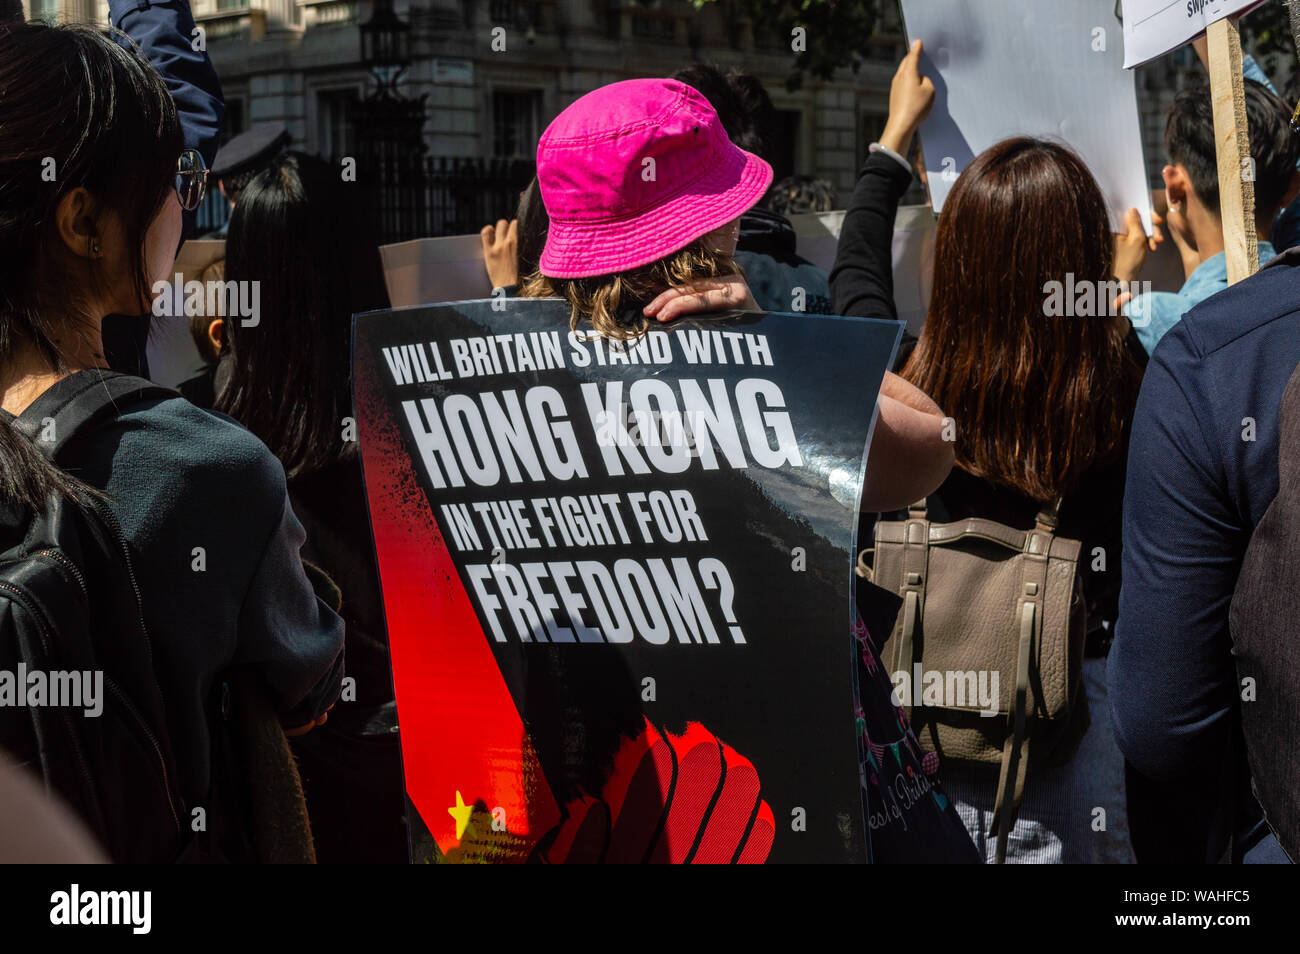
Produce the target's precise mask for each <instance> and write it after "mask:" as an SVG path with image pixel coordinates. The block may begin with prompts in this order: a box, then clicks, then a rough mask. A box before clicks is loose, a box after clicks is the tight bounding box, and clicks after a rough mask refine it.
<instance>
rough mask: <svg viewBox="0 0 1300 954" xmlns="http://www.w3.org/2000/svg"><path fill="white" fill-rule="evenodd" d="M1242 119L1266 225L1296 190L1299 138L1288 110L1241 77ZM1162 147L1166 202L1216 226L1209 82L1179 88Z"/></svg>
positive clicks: (1259, 217) (1258, 211) (1299, 186)
mask: <svg viewBox="0 0 1300 954" xmlns="http://www.w3.org/2000/svg"><path fill="white" fill-rule="evenodd" d="M1246 119H1247V123H1248V125H1249V129H1250V156H1251V159H1252V160H1254V170H1253V172H1254V182H1255V217H1256V221H1257V222H1258V223H1259V225H1261V226H1262V227H1263V230H1264V231H1267V230H1268V228H1269V225H1270V223H1271V222H1272V221H1273V218H1274V216H1276V215H1277V213H1278V211H1279V210H1280V209H1281V208H1282V207H1283V206H1284V205H1286V204H1287V203H1289V202H1290V201H1291V199H1293V198H1295V195H1296V193H1297V190H1300V175H1297V173H1296V159H1297V157H1298V156H1300V139H1298V138H1297V137H1296V136H1295V134H1294V133H1292V132H1291V124H1290V121H1291V110H1289V109H1287V107H1286V104H1285V103H1284V102H1282V100H1281V99H1279V98H1278V97H1277V96H1275V95H1274V94H1272V93H1270V92H1269V91H1268V89H1267V87H1265V86H1263V85H1262V84H1260V83H1256V82H1254V81H1253V80H1247V81H1246ZM1165 152H1166V154H1167V156H1168V158H1169V165H1168V166H1166V167H1165V169H1164V179H1165V189H1166V193H1167V195H1168V198H1169V203H1170V206H1171V208H1177V207H1182V209H1183V213H1184V214H1185V215H1187V217H1188V220H1189V222H1195V221H1196V220H1197V218H1198V217H1199V218H1201V219H1202V220H1204V221H1206V222H1213V223H1215V224H1218V225H1219V227H1220V228H1221V227H1222V225H1221V223H1220V220H1219V170H1218V164H1217V162H1216V158H1215V145H1214V110H1213V108H1212V107H1211V104H1210V89H1209V87H1200V88H1199V89H1192V90H1184V91H1183V92H1181V93H1179V94H1178V97H1177V98H1176V99H1175V100H1174V103H1173V105H1172V106H1171V107H1170V108H1169V119H1168V122H1167V123H1166V124H1165ZM1184 203H1185V205H1184Z"/></svg>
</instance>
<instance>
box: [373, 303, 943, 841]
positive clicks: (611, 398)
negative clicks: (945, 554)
mask: <svg viewBox="0 0 1300 954" xmlns="http://www.w3.org/2000/svg"><path fill="white" fill-rule="evenodd" d="M900 333H901V328H900V325H899V324H898V323H897V322H887V321H875V320H867V319H858V318H826V317H810V316H806V315H799V316H794V315H777V314H738V315H726V316H705V317H702V318H700V319H699V320H691V321H682V322H678V323H676V324H674V325H672V326H665V327H663V328H656V329H653V330H651V331H650V333H649V334H648V335H646V336H645V337H643V338H641V339H639V340H637V341H634V342H629V343H626V344H624V343H621V342H617V341H614V340H610V339H605V338H600V337H596V336H594V335H593V336H590V337H589V336H587V335H585V334H583V333H580V332H575V333H570V330H569V309H568V306H567V305H566V304H565V303H563V302H560V301H557V300H549V299H548V300H518V299H515V300H508V299H493V300H488V301H475V302H458V303H454V304H443V305H434V306H426V307H421V308H416V309H402V310H395V311H390V312H375V313H370V314H365V315H359V316H357V318H356V320H355V326H354V355H353V360H354V367H355V383H354V388H355V403H356V409H357V416H358V424H359V431H360V441H361V454H362V460H363V464H364V471H365V480H366V491H367V496H368V499H369V506H370V516H371V526H372V529H373V532H374V538H375V547H376V552H377V554H378V565H379V573H380V579H381V582H382V586H383V595H384V607H385V613H386V616H387V621H388V634H389V642H390V646H391V652H392V662H393V673H394V687H395V690H396V695H397V706H398V716H399V720H400V723H401V738H402V753H403V762H404V771H405V777H406V789H407V794H408V797H409V801H410V807H409V809H408V811H409V814H410V817H411V822H412V837H413V842H414V845H415V855H416V860H417V861H418V860H429V859H442V860H450V861H470V860H488V861H523V860H543V861H565V860H568V861H572V860H604V861H643V860H650V861H670V862H681V861H694V862H704V861H714V862H733V861H735V862H761V861H765V860H770V861H865V860H867V851H868V848H867V842H866V834H865V828H864V815H863V800H862V799H863V795H862V788H861V779H860V773H859V762H858V757H859V750H858V745H859V727H857V726H856V725H855V706H854V700H853V688H852V686H853V679H854V675H853V673H854V671H855V670H854V663H853V660H854V659H855V658H856V657H855V652H856V650H855V648H854V643H853V639H852V636H851V634H850V622H851V612H852V609H851V607H852V602H851V600H852V595H851V594H852V590H851V577H852V567H853V562H854V561H853V553H854V541H855V532H856V523H857V519H858V513H857V501H858V497H859V494H860V489H861V486H862V481H863V479H864V470H865V463H864V453H865V449H866V447H867V444H868V440H869V436H870V429H871V427H872V423H873V420H874V413H875V404H876V399H877V394H878V391H879V388H880V384H881V380H882V378H883V375H884V372H885V369H886V368H887V367H888V365H889V363H890V362H891V361H892V358H893V354H894V350H895V348H896V347H897V342H898V340H899V337H900ZM915 784H917V785H918V786H919V787H917V788H914V789H912V790H910V792H909V799H914V800H915V802H916V804H917V805H920V804H922V800H923V799H925V798H929V797H934V798H936V799H937V797H938V796H937V795H931V794H930V790H929V786H928V783H926V782H925V780H924V779H923V778H922V779H918V780H917V781H916V783H915ZM910 804H911V802H910V801H909V802H908V805H910ZM908 805H903V806H902V807H900V809H899V811H900V812H906V810H907V807H908Z"/></svg>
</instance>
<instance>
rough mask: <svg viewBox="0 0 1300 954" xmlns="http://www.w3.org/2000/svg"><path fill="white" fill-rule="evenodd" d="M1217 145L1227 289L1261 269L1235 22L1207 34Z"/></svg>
mask: <svg viewBox="0 0 1300 954" xmlns="http://www.w3.org/2000/svg"><path fill="white" fill-rule="evenodd" d="M1205 36H1206V41H1207V42H1206V46H1207V51H1206V52H1207V53H1208V54H1209V55H1208V57H1207V58H1208V60H1209V69H1210V101H1211V103H1212V105H1213V107H1214V141H1215V146H1216V150H1217V153H1218V164H1219V218H1220V221H1221V222H1222V223H1223V251H1224V257H1225V258H1226V259H1227V266H1228V284H1229V285H1232V284H1234V283H1236V282H1239V281H1241V280H1242V279H1243V278H1247V277H1249V276H1251V275H1253V274H1255V272H1256V271H1258V270H1259V235H1258V233H1257V232H1256V230H1255V174H1254V163H1253V162H1251V159H1250V133H1249V132H1248V131H1247V126H1246V87H1245V81H1244V80H1243V79H1242V77H1241V36H1240V34H1238V32H1237V18H1236V17H1226V18H1225V19H1222V20H1219V21H1217V22H1215V23H1211V24H1210V26H1209V29H1207V30H1206V32H1205Z"/></svg>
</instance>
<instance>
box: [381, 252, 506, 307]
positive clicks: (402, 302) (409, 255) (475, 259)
mask: <svg viewBox="0 0 1300 954" xmlns="http://www.w3.org/2000/svg"><path fill="white" fill-rule="evenodd" d="M379 255H380V257H381V258H382V259H383V263H384V281H385V282H386V283H387V285H388V300H389V302H390V303H391V304H392V306H393V307H394V308H405V307H409V306H411V305H422V304H425V303H428V302H434V301H470V300H473V299H476V298H487V297H488V296H489V295H491V294H492V282H491V281H489V280H488V274H487V268H486V266H485V265H484V264H483V240H482V239H480V238H479V236H478V235H477V234H474V235H449V236H446V237H445V238H423V239H415V240H414V241H411V242H398V243H396V244H394V245H381V246H380V247H379Z"/></svg>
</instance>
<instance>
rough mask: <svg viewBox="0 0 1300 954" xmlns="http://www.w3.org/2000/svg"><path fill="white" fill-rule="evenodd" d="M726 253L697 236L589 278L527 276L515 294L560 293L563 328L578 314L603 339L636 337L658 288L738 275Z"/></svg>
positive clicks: (648, 322)
mask: <svg viewBox="0 0 1300 954" xmlns="http://www.w3.org/2000/svg"><path fill="white" fill-rule="evenodd" d="M744 274H745V273H744V270H743V269H742V268H741V267H740V265H739V264H737V263H736V260H735V258H734V257H732V256H731V255H728V254H727V253H726V252H720V251H718V250H717V249H715V248H714V247H713V246H712V245H710V244H709V243H708V242H707V241H706V240H705V239H704V238H698V239H696V240H695V241H694V242H692V243H691V244H690V245H687V246H686V247H685V248H681V249H678V250H677V251H676V252H673V253H672V254H671V255H669V256H667V257H665V258H661V259H659V260H658V261H657V262H651V263H650V264H649V265H643V266H641V267H640V268H635V269H632V270H631V271H627V272H618V273H616V274H613V275H600V276H597V277H595V278H548V277H547V276H545V275H543V274H542V273H541V272H534V273H533V274H532V275H531V276H529V277H527V278H526V279H525V280H524V282H523V285H522V287H521V288H520V290H519V295H520V297H521V298H563V299H564V300H565V301H567V302H568V303H569V307H570V308H571V309H572V311H571V313H570V316H569V327H570V328H571V329H572V330H574V331H577V330H578V325H579V323H581V321H582V320H583V319H586V320H588V321H590V322H591V324H592V326H593V327H594V328H595V329H596V330H597V331H599V332H600V333H601V334H602V335H604V336H605V337H607V338H619V339H623V340H626V339H631V338H639V337H640V336H641V335H643V334H645V333H646V331H647V329H649V327H650V325H651V323H652V320H651V319H650V318H647V317H646V316H645V315H643V314H642V313H641V309H642V308H643V307H645V306H646V305H647V304H649V303H650V302H651V301H653V300H654V299H655V297H657V296H658V295H659V294H660V293H661V292H664V291H667V290H668V289H669V288H671V287H673V286H676V285H685V284H688V283H690V282H693V281H699V280H700V279H704V278H721V277H722V276H723V275H744Z"/></svg>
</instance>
